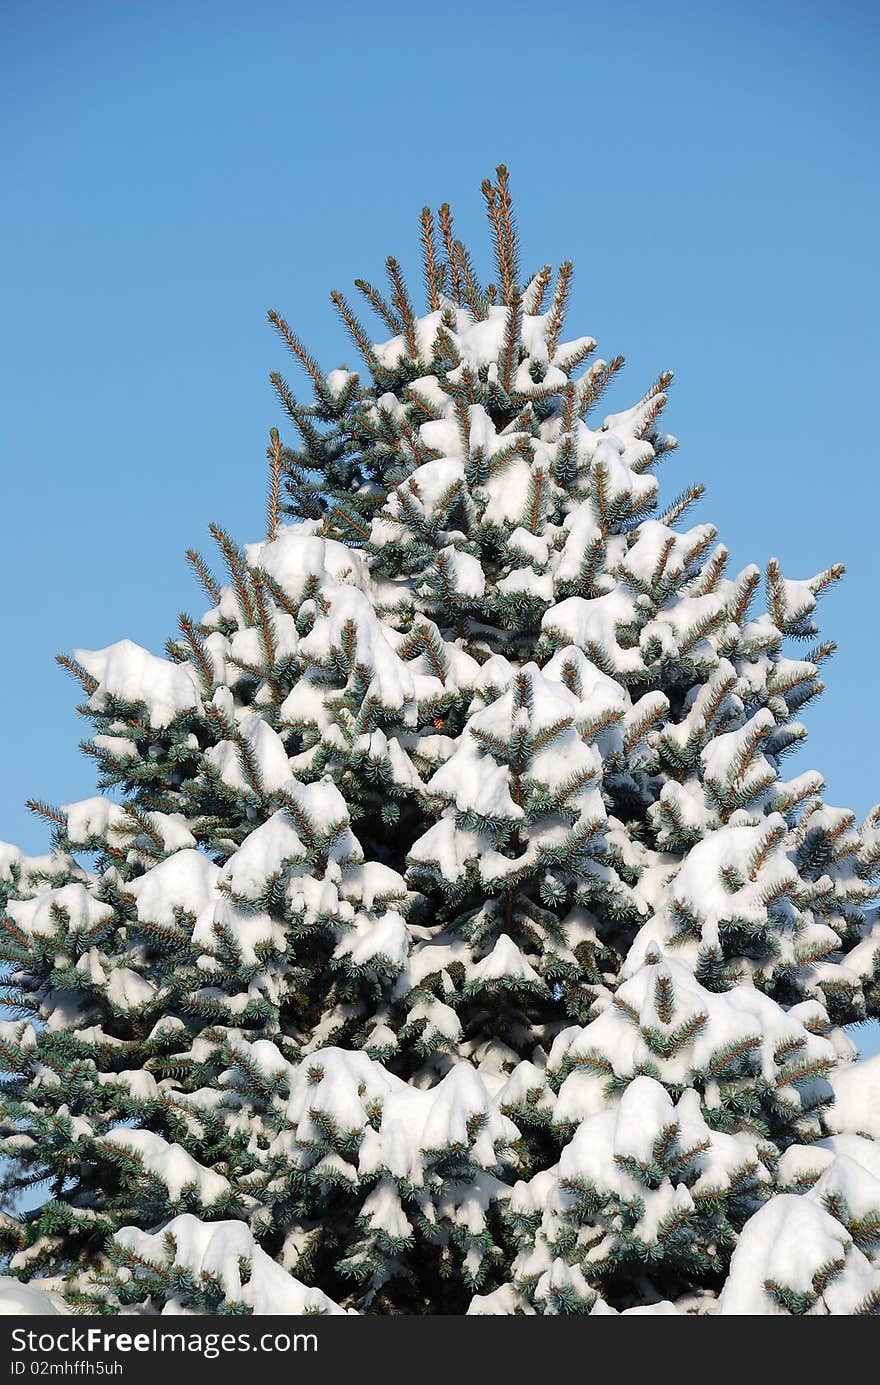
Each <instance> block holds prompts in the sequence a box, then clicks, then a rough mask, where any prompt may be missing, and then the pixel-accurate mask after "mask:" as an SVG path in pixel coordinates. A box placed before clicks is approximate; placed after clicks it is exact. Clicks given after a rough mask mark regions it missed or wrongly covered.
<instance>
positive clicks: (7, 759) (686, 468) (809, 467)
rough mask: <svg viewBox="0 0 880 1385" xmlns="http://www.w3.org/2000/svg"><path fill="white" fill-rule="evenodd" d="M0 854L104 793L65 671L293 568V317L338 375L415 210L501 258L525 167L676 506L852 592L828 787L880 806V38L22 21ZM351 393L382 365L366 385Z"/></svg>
mask: <svg viewBox="0 0 880 1385" xmlns="http://www.w3.org/2000/svg"><path fill="white" fill-rule="evenodd" d="M2 27H3V45H2V47H3V55H2V57H0V109H2V115H3V130H4V140H3V145H4V165H5V167H4V183H5V191H6V199H5V201H6V205H5V210H4V213H3V217H2V220H0V265H2V270H0V273H2V277H3V281H4V282H3V290H2V301H3V307H4V316H5V319H6V322H5V330H4V332H3V334H2V338H3V339H2V342H0V396H2V398H0V446H2V454H3V458H4V464H3V470H4V477H5V484H4V487H3V504H4V522H3V530H4V534H3V543H2V544H0V582H2V592H3V623H4V640H3V651H4V661H5V668H4V670H3V677H2V679H0V785H2V787H0V837H3V838H6V839H9V840H14V841H17V842H18V843H19V844H21V845H22V846H24V847H25V848H27V849H30V850H37V849H41V848H42V846H43V845H44V842H45V837H44V834H43V831H42V828H41V827H40V824H39V823H38V822H36V821H34V820H33V819H31V818H30V817H29V815H28V814H26V812H25V811H24V808H23V806H22V805H23V801H24V799H25V798H26V797H27V796H28V795H40V796H43V797H46V798H49V799H50V800H54V801H55V802H59V801H61V802H64V801H70V800H72V799H75V798H77V797H84V796H86V795H87V794H88V793H89V792H90V791H92V788H93V782H94V781H93V776H92V772H91V766H90V764H89V762H88V761H86V760H85V759H84V758H83V757H82V756H81V755H80V754H79V753H78V751H77V749H76V745H77V740H78V739H79V737H80V736H81V735H83V734H84V732H85V727H84V725H83V724H81V723H80V721H79V719H78V718H77V717H76V716H75V715H74V712H73V706H74V703H75V701H76V696H75V687H74V685H73V684H72V683H70V682H69V681H68V680H67V679H66V678H65V676H64V675H63V674H62V673H61V671H60V670H58V669H57V668H56V667H55V665H54V664H53V662H52V656H53V654H54V653H55V652H56V651H58V650H60V649H69V648H71V647H72V646H74V645H82V646H85V647H92V648H94V647H100V646H101V645H104V644H107V643H109V642H111V641H113V640H117V639H120V638H123V637H128V638H131V639H133V640H136V641H138V642H139V643H142V644H145V645H147V646H148V647H151V648H153V649H154V650H156V651H160V650H161V647H162V644H163V643H164V640H165V638H166V636H167V635H168V634H169V633H171V631H172V630H173V628H174V626H175V623H176V616H177V613H178V611H180V610H181V609H182V608H187V609H191V610H193V611H195V612H198V611H199V610H200V608H201V603H200V598H199V595H198V592H197V590H196V588H195V586H194V584H193V583H192V582H191V581H190V578H189V576H188V572H187V569H186V567H185V564H184V560H183V551H184V549H185V548H186V547H187V546H188V545H190V544H195V545H197V546H201V545H202V543H203V541H204V536H205V531H206V527H207V524H208V522H209V521H211V520H217V521H219V522H220V523H222V524H224V525H226V526H228V527H229V528H230V529H231V530H232V531H233V533H234V534H236V535H237V536H238V537H239V538H240V539H242V540H250V539H254V538H258V537H260V536H261V530H262V512H263V494H264V448H265V439H266V431H267V429H268V428H269V426H270V425H272V424H273V423H277V422H280V420H279V417H278V410H277V409H276V407H275V404H274V400H273V397H272V394H271V391H270V388H269V386H268V384H267V383H266V374H267V372H268V371H269V370H270V369H273V368H275V367H277V366H279V365H280V366H281V367H282V368H284V369H287V368H288V367H287V362H286V361H284V360H283V358H282V355H281V352H280V350H279V346H278V345H277V344H276V342H275V340H274V339H273V336H272V335H271V333H270V330H269V328H268V327H267V325H266V323H265V310H266V308H267V307H269V306H276V307H278V308H279V309H280V310H282V311H283V312H284V313H285V314H286V315H287V316H288V317H289V318H290V320H291V321H292V323H293V324H294V325H295V326H296V328H297V329H298V330H299V331H300V333H301V335H302V336H303V337H304V338H305V339H306V341H307V342H309V343H310V345H311V346H312V347H313V349H314V350H315V351H316V352H317V354H318V355H319V358H320V359H321V361H322V362H323V364H324V365H325V367H326V368H327V369H330V368H331V367H333V366H335V365H338V364H339V363H340V361H341V360H345V359H346V357H348V356H350V352H349V348H348V345H347V342H346V341H345V340H344V338H343V336H342V334H341V331H340V329H339V327H338V326H337V324H336V321H335V318H334V316H333V313H332V310H331V309H330V307H329V304H328V301H327V293H328V290H329V289H330V288H331V287H341V288H347V287H348V286H349V285H350V283H351V280H352V279H353V278H354V277H355V276H356V275H365V276H367V277H375V278H378V277H379V276H380V275H381V272H382V265H383V261H384V257H385V255H386V254H388V253H390V252H392V251H393V252H394V253H396V254H398V255H400V256H401V258H402V259H403V261H404V263H405V264H408V265H410V266H412V267H413V268H415V266H416V264H417V254H416V246H417V242H416V217H417V213H418V210H419V208H420V207H421V206H422V205H423V204H424V203H425V202H430V203H432V204H433V205H434V206H436V205H437V204H438V203H439V202H441V201H443V200H445V199H448V200H449V201H451V202H452V203H453V205H454V206H455V207H456V208H457V210H458V218H459V221H460V224H461V226H462V227H463V229H464V230H465V232H466V233H467V238H468V239H470V240H472V241H476V240H477V239H478V238H479V237H480V236H481V235H482V232H483V215H482V204H481V199H480V196H479V185H480V181H481V179H482V178H483V177H484V176H486V175H487V174H488V173H490V172H492V170H493V169H494V167H495V165H496V163H498V162H499V161H502V160H504V161H506V162H507V163H508V165H509V166H510V169H511V174H512V180H513V187H514V192H515V194H516V196H517V199H518V205H519V222H520V228H521V232H522V238H523V241H524V245H525V258H526V260H527V262H528V263H529V264H530V265H534V266H535V267H537V266H538V265H539V264H541V263H543V262H544V261H546V260H553V261H555V262H558V261H559V260H561V259H563V258H565V257H567V256H571V257H572V258H573V259H574V261H575V265H576V270H577V279H576V287H577V291H576V295H575V303H574V309H573V312H572V315H571V318H570V323H571V325H572V327H573V329H574V330H576V331H578V332H590V333H592V334H593V335H594V336H596V337H598V339H599V343H600V349H601V350H602V351H603V354H605V355H610V354H612V353H616V352H618V351H621V352H623V354H624V355H626V357H627V361H628V368H627V370H626V371H625V372H624V374H623V377H622V380H621V383H620V385H619V387H618V391H617V394H616V396H615V397H614V399H613V400H612V401H611V404H610V405H609V407H622V406H623V405H624V404H626V403H629V402H631V400H632V399H634V398H635V396H636V395H637V394H640V393H641V392H642V391H643V390H644V388H646V387H647V385H648V384H649V382H650V381H651V380H652V379H653V378H654V376H655V375H656V374H657V373H658V371H659V370H660V369H662V368H665V367H671V368H672V369H674V370H675V371H676V373H677V383H676V385H675V391H674V396H673V401H672V403H671V405H670V408H669V410H668V414H667V418H668V425H667V426H668V427H669V428H670V429H671V430H672V431H674V432H675V433H677V434H678V435H679V437H680V440H681V448H680V451H679V452H678V453H677V454H676V455H675V457H674V458H673V459H671V460H670V462H669V464H668V468H667V473H666V475H667V480H666V484H667V494H668V495H669V496H670V497H671V496H672V495H673V494H675V493H677V492H678V491H679V490H680V489H681V488H682V487H683V486H684V485H685V484H686V483H687V482H689V481H692V480H698V479H699V480H703V481H704V482H705V483H706V484H707V485H708V488H709V492H708V496H707V498H706V499H705V500H704V502H703V504H702V506H701V507H700V509H699V511H698V512H695V520H696V519H701V520H703V519H711V520H712V521H713V522H714V523H716V524H717V525H718V527H719V529H720V530H721V536H722V538H724V539H725V541H726V542H727V543H728V544H729V546H730V548H731V550H732V554H733V558H734V560H735V561H736V562H738V563H741V564H742V563H745V562H748V561H757V562H759V563H763V562H765V561H766V559H767V558H768V557H769V556H770V555H771V554H772V553H776V554H778V555H779V557H780V558H781V559H782V561H783V566H784V569H785V571H786V574H787V575H788V576H792V577H802V576H807V575H810V574H812V573H813V572H815V571H817V570H818V569H820V568H822V567H824V566H826V565H827V564H829V563H830V562H832V561H835V560H842V561H843V562H845V563H846V564H847V567H848V569H849V576H848V578H847V579H846V582H845V584H844V585H843V586H842V587H841V588H839V589H838V590H837V591H836V592H834V593H833V594H832V595H830V596H829V597H828V598H827V600H826V602H825V605H824V624H825V629H826V632H827V633H828V634H829V635H830V636H832V637H833V638H834V639H836V640H837V641H838V642H839V644H840V646H841V648H840V651H839V653H838V655H837V656H836V658H835V660H834V661H833V663H832V664H831V665H829V666H828V677H827V682H828V691H827V693H826V695H825V698H824V700H823V705H821V706H818V707H816V708H814V709H812V710H811V711H810V712H809V715H808V723H809V725H810V728H811V737H810V741H809V743H808V746H807V749H806V751H805V752H804V753H803V754H802V756H801V760H800V767H801V768H806V767H807V766H815V767H816V768H819V769H821V770H822V771H823V773H824V774H825V776H826V778H827V781H828V786H829V788H828V798H829V801H830V802H832V803H839V804H846V805H849V806H852V807H854V808H855V809H857V810H858V811H859V812H860V813H862V812H864V811H865V810H866V809H867V808H868V807H869V806H870V804H871V803H873V802H874V801H875V800H876V799H880V751H878V741H877V737H876V735H875V723H876V719H877V714H878V713H877V696H876V692H875V689H876V687H877V685H878V675H880V655H878V641H877V589H878V585H880V543H878V539H877V508H878V500H880V483H878V479H877V478H878V470H877V469H878V455H877V454H878V449H877V443H876V426H877V423H876V420H877V374H878V353H877V335H878V332H877V329H878V307H880V302H878V298H880V295H878V279H880V272H878V255H877V245H878V206H880V195H878V188H877V172H876V169H877V136H878V117H877V106H876V91H875V90H872V86H873V84H874V82H875V81H876V71H877V63H878V46H880V45H878V36H880V11H878V9H877V8H876V6H874V5H872V4H870V3H851V0H841V3H838V4H836V5H835V6H833V7H832V6H829V5H827V4H819V3H815V0H801V2H800V3H795V2H794V0H792V2H791V3H769V4H767V3H764V4H759V3H756V0H745V3H737V4H732V3H730V2H729V0H728V3H724V4H716V3H691V4H685V3H681V2H680V0H672V2H671V3H668V4H665V5H657V4H656V3H648V0H605V3H603V4H601V5H600V4H594V3H590V0H556V3H555V4H553V5H552V6H546V7H542V6H535V5H531V4H520V3H518V0H505V3H499V0H478V3H474V2H473V0H470V2H469V3H466V4H463V3H459V0H448V3H445V4H444V5H442V6H431V7H427V6H426V7H418V6H416V5H415V4H413V3H412V0H409V3H406V4H403V3H400V4H398V3H393V0H376V2H375V3H374V4H365V3H361V4H357V5H355V4H350V3H347V2H346V0H337V2H336V3H334V4H332V5H326V6H322V5H306V4H299V3H284V2H283V0H274V3H272V4H267V3H265V0H249V3H247V4H244V3H241V0H239V3H235V4H230V3H225V2H224V0H211V3H188V2H187V0H176V2H172V0H150V3H147V2H146V0H117V3H104V4H102V3H92V2H91V0H76V3H73V4H70V3H45V2H44V0H5V4H4V6H3V24H2ZM349 363H350V364H353V362H351V361H349Z"/></svg>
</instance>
